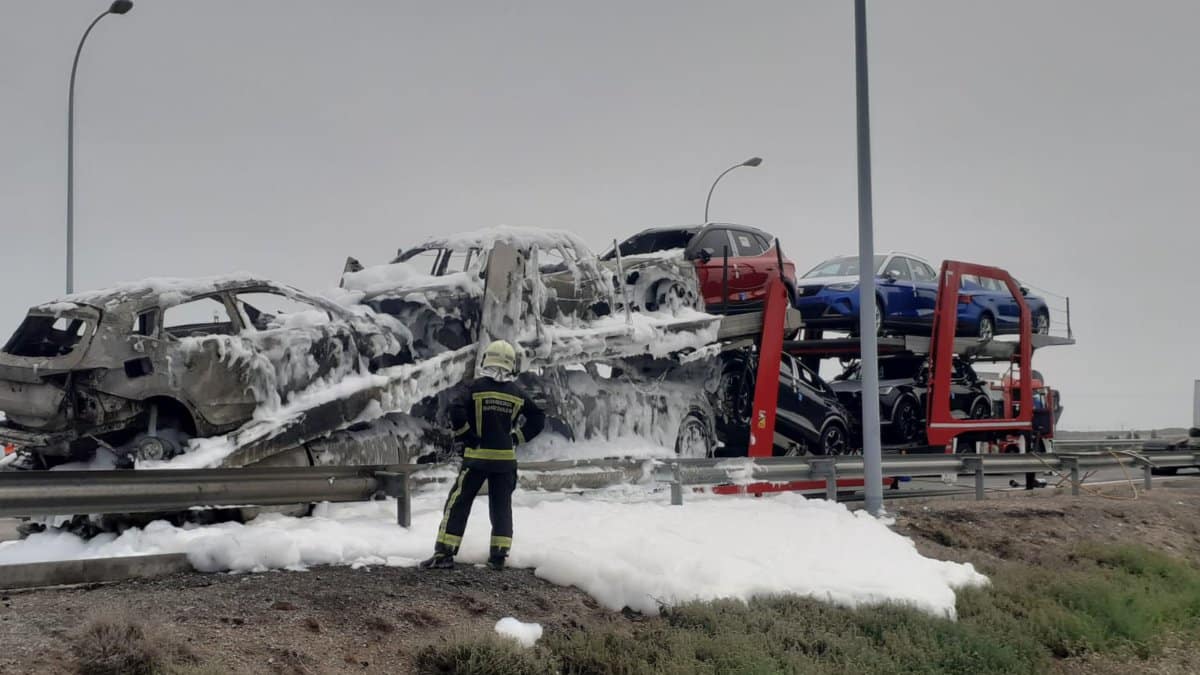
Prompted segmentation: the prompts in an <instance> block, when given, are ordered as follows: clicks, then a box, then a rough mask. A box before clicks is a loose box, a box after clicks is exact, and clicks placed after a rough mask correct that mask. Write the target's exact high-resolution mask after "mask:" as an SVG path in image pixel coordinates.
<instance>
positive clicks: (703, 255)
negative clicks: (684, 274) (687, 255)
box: [698, 248, 712, 265]
mask: <svg viewBox="0 0 1200 675" xmlns="http://www.w3.org/2000/svg"><path fill="white" fill-rule="evenodd" d="M698 257H699V258H700V262H702V263H704V264H706V265H707V264H708V262H709V261H710V260H712V251H709V250H708V249H706V248H702V249H700V253H699V255H698Z"/></svg>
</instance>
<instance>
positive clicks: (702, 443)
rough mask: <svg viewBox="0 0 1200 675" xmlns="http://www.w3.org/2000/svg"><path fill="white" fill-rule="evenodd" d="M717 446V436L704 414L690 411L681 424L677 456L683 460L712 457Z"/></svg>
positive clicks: (676, 442) (676, 445) (676, 446)
mask: <svg viewBox="0 0 1200 675" xmlns="http://www.w3.org/2000/svg"><path fill="white" fill-rule="evenodd" d="M716 445H717V443H716V435H715V434H714V433H713V429H712V425H711V424H709V422H708V420H707V419H706V418H705V416H704V414H703V413H701V412H700V411H698V410H691V411H689V412H688V414H687V415H686V416H685V417H684V418H683V421H682V422H680V423H679V433H678V434H677V435H676V437H675V454H676V455H679V456H680V457H683V458H704V457H712V456H713V451H714V450H715V449H716Z"/></svg>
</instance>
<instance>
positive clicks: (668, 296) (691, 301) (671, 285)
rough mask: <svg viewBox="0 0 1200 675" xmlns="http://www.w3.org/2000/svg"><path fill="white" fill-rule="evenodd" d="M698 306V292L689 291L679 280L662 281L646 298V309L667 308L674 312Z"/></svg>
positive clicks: (655, 310) (653, 310)
mask: <svg viewBox="0 0 1200 675" xmlns="http://www.w3.org/2000/svg"><path fill="white" fill-rule="evenodd" d="M695 306H696V294H695V293H693V292H692V291H689V290H688V289H687V287H685V286H684V285H683V284H682V283H680V282H678V281H660V282H659V283H657V284H655V285H654V288H653V289H651V291H650V297H649V298H647V299H646V310H647V311H650V312H657V311H659V310H663V309H665V310H667V311H669V312H671V313H672V314H674V313H675V312H678V311H679V310H681V309H684V308H687V307H695Z"/></svg>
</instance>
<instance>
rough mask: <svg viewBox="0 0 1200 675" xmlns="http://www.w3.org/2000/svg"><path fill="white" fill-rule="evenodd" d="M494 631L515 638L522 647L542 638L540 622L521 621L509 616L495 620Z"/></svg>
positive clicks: (535, 642) (532, 644)
mask: <svg viewBox="0 0 1200 675" xmlns="http://www.w3.org/2000/svg"><path fill="white" fill-rule="evenodd" d="M496 632H497V633H499V634H500V635H503V636H504V637H507V638H512V639H514V640H516V641H517V642H519V643H521V646H522V647H532V646H534V645H535V644H537V641H538V640H540V639H542V624H540V623H522V622H520V621H518V620H517V619H514V618H513V617H511V616H506V617H504V618H503V619H500V620H499V621H497V622H496Z"/></svg>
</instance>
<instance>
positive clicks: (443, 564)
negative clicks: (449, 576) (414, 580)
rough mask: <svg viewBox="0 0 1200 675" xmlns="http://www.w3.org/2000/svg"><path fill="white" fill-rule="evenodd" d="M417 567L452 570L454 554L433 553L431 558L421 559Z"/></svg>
mask: <svg viewBox="0 0 1200 675" xmlns="http://www.w3.org/2000/svg"><path fill="white" fill-rule="evenodd" d="M418 567H420V568H421V569H423V570H452V569H454V556H452V555H448V554H446V553H434V554H433V557H432V558H427V559H425V560H422V561H421V563H420V564H419V565H418Z"/></svg>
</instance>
